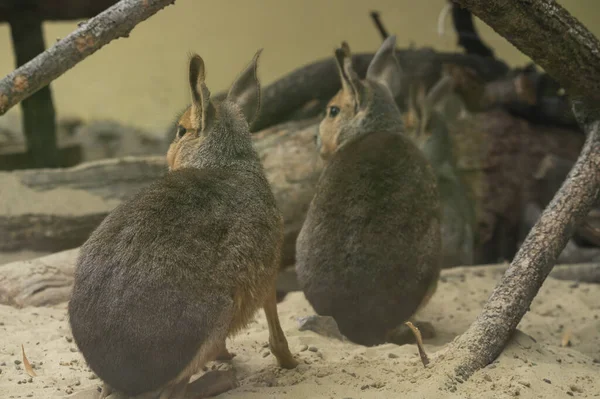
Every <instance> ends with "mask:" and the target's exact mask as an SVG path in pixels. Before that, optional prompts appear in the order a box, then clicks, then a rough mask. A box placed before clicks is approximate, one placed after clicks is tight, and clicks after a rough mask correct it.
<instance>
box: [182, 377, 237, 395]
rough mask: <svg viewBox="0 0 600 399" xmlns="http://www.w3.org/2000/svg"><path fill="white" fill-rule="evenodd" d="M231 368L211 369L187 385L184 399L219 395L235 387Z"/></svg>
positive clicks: (235, 380)
mask: <svg viewBox="0 0 600 399" xmlns="http://www.w3.org/2000/svg"><path fill="white" fill-rule="evenodd" d="M238 385H239V384H238V381H237V379H236V377H235V372H234V371H233V370H211V371H207V372H206V373H205V374H204V375H202V377H200V378H198V379H197V380H196V381H194V382H192V383H190V384H189V385H188V389H187V393H186V399H192V398H193V399H201V398H208V397H212V396H217V395H220V394H222V393H224V392H227V391H230V390H232V389H235V388H237V386H238Z"/></svg>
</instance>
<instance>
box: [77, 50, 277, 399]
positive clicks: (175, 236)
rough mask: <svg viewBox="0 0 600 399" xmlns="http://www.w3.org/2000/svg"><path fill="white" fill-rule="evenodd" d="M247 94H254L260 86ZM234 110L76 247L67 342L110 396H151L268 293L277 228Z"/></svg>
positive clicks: (226, 110) (224, 106) (239, 106)
mask: <svg viewBox="0 0 600 399" xmlns="http://www.w3.org/2000/svg"><path fill="white" fill-rule="evenodd" d="M193 62H194V61H193ZM195 62H198V61H195ZM254 62H256V59H255V60H254ZM255 67H256V65H254V68H255ZM253 73H254V74H255V71H253ZM201 78H202V80H203V79H204V77H203V76H202V77H201ZM199 79H200V78H199ZM194 83H195V82H190V84H191V85H192V87H193V85H194ZM200 83H202V82H200V81H199V82H198V84H199V85H200ZM202 84H203V83H202ZM246 84H255V85H256V90H259V86H258V85H259V83H258V80H256V81H255V82H250V83H248V82H246ZM192 90H194V89H192ZM199 90H200V89H199ZM237 100H239V98H236V97H235V96H230V97H229V98H228V99H227V100H225V101H223V102H222V103H221V104H220V105H219V106H218V107H217V108H216V110H215V111H216V113H215V114H214V115H212V116H211V115H208V117H210V118H211V119H210V120H207V121H206V122H207V123H206V124H204V123H203V126H204V128H203V127H200V126H197V125H194V126H191V127H190V130H189V131H190V133H189V135H191V136H190V138H189V140H188V138H187V137H186V138H184V139H182V140H181V141H178V140H177V139H176V140H175V142H174V144H173V145H172V146H176V147H177V151H178V152H177V153H176V155H175V157H176V158H177V165H178V167H177V168H175V169H174V170H171V171H170V172H169V173H168V174H167V175H166V176H165V177H164V178H161V179H160V180H158V181H156V182H155V183H154V184H152V185H151V186H149V187H148V188H146V189H143V190H142V191H140V192H139V193H138V194H137V195H135V196H134V197H132V198H131V199H129V200H128V201H125V202H123V203H122V204H121V205H119V206H117V208H115V209H114V210H113V212H111V213H110V214H109V215H108V216H107V217H106V219H105V220H104V221H103V222H102V223H101V224H100V226H99V227H98V228H97V229H96V230H95V231H94V232H93V233H92V235H91V236H90V238H89V239H88V240H87V242H86V243H85V244H84V245H83V246H82V247H81V253H80V256H79V259H78V260H77V266H76V272H75V285H74V288H73V294H72V298H71V300H70V302H69V320H70V324H71V328H72V332H73V337H74V340H75V342H76V344H77V346H78V347H79V348H80V350H81V352H82V354H83V356H84V358H85V360H86V361H87V363H88V365H89V367H90V368H91V369H92V370H93V371H94V372H95V373H96V374H97V375H98V376H99V377H100V378H101V379H102V380H103V381H104V382H105V383H106V384H108V386H110V388H111V389H114V390H115V391H117V392H122V393H124V394H127V395H130V396H134V395H140V394H143V393H146V392H151V391H155V390H158V392H160V390H161V388H164V387H165V386H166V385H168V384H169V383H170V382H171V381H172V380H173V379H174V378H176V377H177V376H178V375H179V374H180V373H181V372H183V371H184V369H186V367H187V366H188V365H189V364H190V362H191V360H192V358H194V356H195V355H196V354H197V353H198V351H199V350H200V348H201V347H202V346H203V345H204V344H206V343H207V341H209V340H212V341H214V340H217V341H221V340H222V341H223V342H224V340H225V338H226V337H227V336H228V335H229V334H230V333H232V332H235V331H236V330H238V329H240V328H242V327H243V326H244V325H245V324H246V323H248V322H249V320H250V318H251V317H252V316H253V314H254V313H255V312H256V310H258V308H260V307H261V306H263V303H264V302H265V299H266V296H267V295H270V293H271V287H272V286H273V285H274V281H275V279H276V275H277V271H278V256H279V251H280V246H281V242H282V236H283V225H282V219H281V214H280V212H279V210H278V208H277V205H276V203H275V198H274V196H273V193H272V191H271V188H270V186H269V183H268V181H267V179H266V177H265V175H264V171H263V168H262V165H261V163H260V160H259V157H258V155H257V153H256V152H255V151H254V149H253V147H252V143H251V140H250V133H249V130H248V121H247V120H246V119H245V117H244V114H243V108H244V103H243V101H237ZM252 101H255V100H252ZM188 111H189V110H188ZM194 129H196V130H197V131H195V130H194ZM200 138H201V139H202V140H200ZM186 140H188V141H186ZM194 140H196V141H198V140H200V141H198V142H200V144H198V145H197V144H194V143H196V141H194ZM186 143H190V144H189V145H188V144H186ZM272 292H273V293H274V290H273V291H272ZM236 306H237V307H236ZM286 348H287V347H286ZM184 383H185V381H184Z"/></svg>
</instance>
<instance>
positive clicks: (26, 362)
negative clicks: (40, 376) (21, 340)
mask: <svg viewBox="0 0 600 399" xmlns="http://www.w3.org/2000/svg"><path fill="white" fill-rule="evenodd" d="M21 352H22V353H23V366H24V367H25V371H26V372H27V374H29V375H30V376H31V377H35V376H37V374H36V373H35V371H33V367H32V366H31V363H29V360H28V359H27V356H25V348H24V347H23V344H21Z"/></svg>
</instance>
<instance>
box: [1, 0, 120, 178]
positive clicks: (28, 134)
mask: <svg viewBox="0 0 600 399" xmlns="http://www.w3.org/2000/svg"><path fill="white" fill-rule="evenodd" d="M115 3H117V0H0V22H4V23H8V24H9V25H10V32H11V38H12V42H13V48H14V54H15V60H16V67H17V68H18V67H19V66H21V65H24V64H25V63H27V62H28V61H30V60H31V59H33V58H34V57H36V56H37V55H38V54H40V53H42V52H43V51H44V50H45V48H46V45H45V41H44V32H43V23H44V21H69V20H78V19H87V18H91V17H93V16H95V15H97V14H99V13H100V12H102V11H104V10H105V9H107V8H108V7H110V6H112V5H113V4H115ZM21 110H22V121H23V130H24V133H25V140H26V145H27V148H26V151H25V153H21V152H13V151H11V149H10V148H9V149H8V152H7V153H0V170H13V169H27V168H44V167H67V166H73V165H76V164H78V163H79V162H81V156H82V154H81V148H80V147H79V146H78V145H69V146H66V147H64V148H58V145H57V139H56V112H55V109H54V104H53V101H52V90H51V88H50V85H48V86H45V87H43V88H42V89H40V90H39V91H37V92H36V93H35V94H33V95H32V96H31V97H29V98H27V99H25V100H23V101H22V102H21Z"/></svg>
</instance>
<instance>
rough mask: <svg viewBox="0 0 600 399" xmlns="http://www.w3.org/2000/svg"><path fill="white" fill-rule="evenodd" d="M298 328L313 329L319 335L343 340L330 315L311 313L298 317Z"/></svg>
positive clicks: (302, 329) (301, 329)
mask: <svg viewBox="0 0 600 399" xmlns="http://www.w3.org/2000/svg"><path fill="white" fill-rule="evenodd" d="M298 324H299V326H298V330H300V331H307V330H308V331H313V332H315V333H317V334H319V335H323V336H325V337H329V338H336V339H339V340H340V341H345V340H346V338H345V337H344V336H343V335H342V333H341V332H340V329H339V328H338V325H337V323H336V321H335V319H334V318H333V317H331V316H319V315H311V316H307V317H302V318H300V319H298ZM308 349H309V350H310V348H308Z"/></svg>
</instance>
